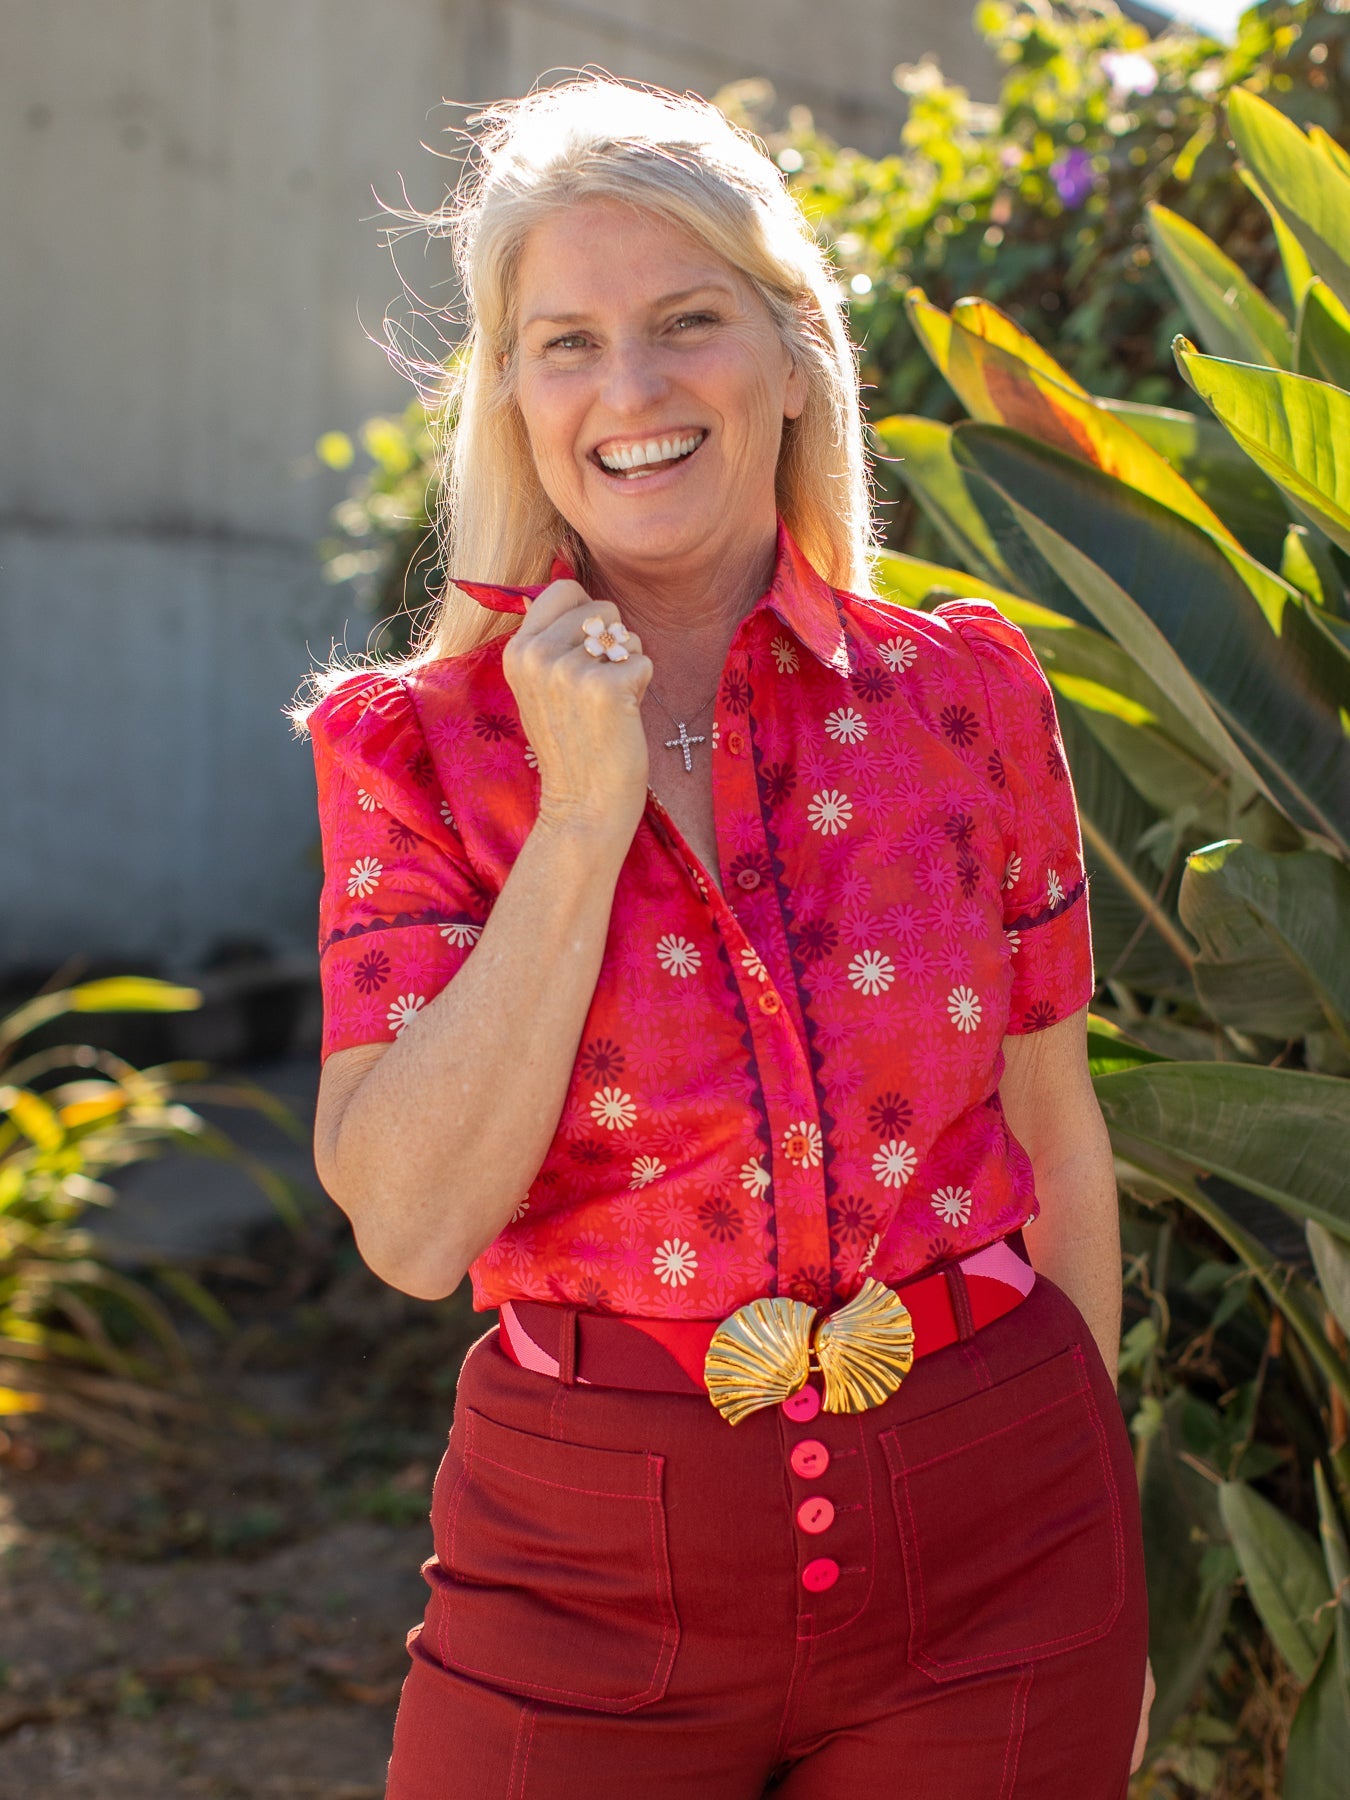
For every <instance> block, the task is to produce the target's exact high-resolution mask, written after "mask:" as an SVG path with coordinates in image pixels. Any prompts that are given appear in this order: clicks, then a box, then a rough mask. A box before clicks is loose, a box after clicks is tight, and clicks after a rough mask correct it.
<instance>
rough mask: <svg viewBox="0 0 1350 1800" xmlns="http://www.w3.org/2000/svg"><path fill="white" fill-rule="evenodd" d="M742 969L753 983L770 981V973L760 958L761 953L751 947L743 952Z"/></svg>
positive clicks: (748, 946)
mask: <svg viewBox="0 0 1350 1800" xmlns="http://www.w3.org/2000/svg"><path fill="white" fill-rule="evenodd" d="M741 967H742V968H743V969H744V970H745V972H746V974H747V975H748V976H749V977H750V979H751V981H767V980H768V979H769V971H768V970H767V969H766V968H765V967H764V959H763V958H762V957H761V956H760V954H759V951H758V950H756V949H754V948H753V947H752V946H751V945H747V946H746V947H745V949H744V950H742V951H741Z"/></svg>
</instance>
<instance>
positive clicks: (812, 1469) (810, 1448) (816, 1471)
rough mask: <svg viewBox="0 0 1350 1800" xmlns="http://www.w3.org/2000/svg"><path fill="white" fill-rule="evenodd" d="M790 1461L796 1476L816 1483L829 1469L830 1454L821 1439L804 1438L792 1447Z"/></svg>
mask: <svg viewBox="0 0 1350 1800" xmlns="http://www.w3.org/2000/svg"><path fill="white" fill-rule="evenodd" d="M812 1391H813V1392H814V1389H813V1390H812ZM788 1461H789V1462H790V1463H791V1465H792V1471H793V1474H794V1475H800V1476H801V1478H802V1480H803V1481H814V1480H815V1479H816V1477H817V1476H818V1475H823V1474H824V1473H825V1471H826V1469H828V1468H829V1466H830V1453H829V1451H828V1450H827V1449H826V1448H825V1446H824V1444H822V1443H821V1442H820V1440H819V1438H803V1439H802V1441H801V1442H800V1443H799V1444H794V1445H793V1446H792V1450H791V1453H790V1455H789V1456H788Z"/></svg>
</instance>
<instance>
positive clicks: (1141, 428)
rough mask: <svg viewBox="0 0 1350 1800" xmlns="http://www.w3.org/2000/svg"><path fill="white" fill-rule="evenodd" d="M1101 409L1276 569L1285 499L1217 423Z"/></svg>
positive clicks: (1161, 409) (1121, 406)
mask: <svg viewBox="0 0 1350 1800" xmlns="http://www.w3.org/2000/svg"><path fill="white" fill-rule="evenodd" d="M1097 404H1098V406H1102V407H1105V409H1106V411H1107V412H1110V413H1114V414H1115V416H1116V417H1117V418H1118V419H1123V420H1124V421H1125V423H1126V424H1127V425H1129V426H1130V427H1131V428H1132V429H1133V430H1135V431H1137V432H1138V433H1139V435H1140V437H1141V438H1143V440H1144V442H1145V443H1146V444H1151V445H1152V446H1153V448H1154V449H1155V450H1156V451H1157V452H1158V454H1159V455H1160V456H1165V457H1166V458H1167V460H1168V462H1170V463H1171V465H1172V467H1173V468H1174V469H1175V470H1176V471H1177V473H1178V474H1179V475H1181V476H1183V477H1184V478H1185V480H1186V481H1188V482H1189V483H1190V485H1191V486H1192V487H1193V488H1194V489H1195V491H1196V493H1197V494H1199V496H1200V498H1201V499H1202V500H1203V501H1204V502H1205V504H1206V505H1207V506H1210V507H1212V508H1213V509H1214V511H1215V512H1216V513H1218V515H1219V517H1220V518H1221V519H1222V520H1223V522H1224V524H1225V525H1226V526H1227V527H1228V529H1229V530H1230V531H1231V532H1232V533H1233V535H1234V537H1236V538H1237V540H1238V542H1239V543H1240V544H1243V545H1245V546H1246V548H1247V549H1248V550H1249V551H1250V552H1251V554H1252V555H1253V556H1255V557H1256V558H1258V560H1259V561H1261V562H1264V563H1268V564H1270V565H1271V566H1272V567H1273V566H1274V565H1275V564H1276V563H1277V562H1278V561H1279V558H1280V546H1281V544H1282V543H1283V541H1284V534H1285V531H1286V530H1287V528H1288V525H1289V508H1288V506H1287V505H1286V503H1285V500H1284V496H1283V495H1282V494H1281V493H1280V490H1279V489H1278V488H1277V487H1276V486H1275V484H1274V482H1273V481H1269V480H1267V478H1266V477H1265V476H1264V475H1263V474H1262V473H1261V471H1260V469H1258V468H1257V466H1256V464H1255V463H1254V462H1253V461H1252V459H1251V457H1250V456H1248V455H1247V453H1246V451H1245V450H1243V449H1242V448H1241V447H1240V446H1239V445H1237V444H1235V443H1234V442H1233V439H1232V438H1231V437H1230V435H1229V434H1228V432H1226V431H1225V430H1224V428H1223V426H1222V425H1220V424H1219V422H1218V420H1217V419H1211V418H1207V417H1205V416H1204V415H1202V414H1201V413H1195V412H1180V411H1178V410H1176V409H1175V408H1173V407H1170V406H1145V405H1143V404H1142V403H1141V402H1139V401H1135V400H1107V399H1101V400H1098V402H1097Z"/></svg>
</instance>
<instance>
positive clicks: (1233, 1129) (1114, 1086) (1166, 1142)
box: [1094, 1062, 1350, 1238]
mask: <svg viewBox="0 0 1350 1800" xmlns="http://www.w3.org/2000/svg"><path fill="white" fill-rule="evenodd" d="M1094 1086H1095V1088H1096V1092H1097V1100H1098V1103H1099V1104H1100V1106H1101V1109H1102V1113H1103V1116H1104V1117H1105V1119H1106V1123H1107V1125H1108V1126H1109V1127H1110V1128H1111V1133H1112V1136H1113V1137H1115V1136H1116V1135H1117V1134H1119V1136H1120V1137H1121V1139H1122V1140H1128V1145H1127V1146H1126V1147H1124V1148H1123V1149H1122V1154H1123V1155H1124V1156H1125V1157H1126V1158H1127V1159H1128V1160H1132V1161H1139V1162H1140V1166H1145V1164H1147V1165H1148V1166H1154V1164H1155V1163H1158V1164H1159V1166H1160V1167H1162V1172H1163V1173H1164V1174H1166V1173H1167V1172H1169V1170H1170V1169H1171V1168H1172V1167H1173V1166H1175V1165H1179V1166H1180V1167H1182V1168H1183V1169H1189V1170H1190V1171H1191V1172H1192V1174H1194V1173H1196V1172H1200V1173H1204V1174H1209V1175H1221V1176H1223V1177H1224V1179H1225V1180H1227V1181H1231V1182H1234V1183H1235V1184H1236V1185H1237V1186H1238V1187H1241V1188H1245V1189H1247V1190H1248V1192H1250V1193H1253V1194H1260V1195H1261V1196H1262V1197H1263V1198H1264V1199H1266V1200H1272V1201H1274V1203H1275V1204H1276V1205H1277V1206H1280V1207H1283V1208H1284V1210H1285V1211H1286V1212H1288V1213H1291V1214H1292V1215H1293V1216H1294V1217H1295V1218H1297V1219H1298V1220H1299V1221H1300V1223H1302V1222H1303V1221H1305V1220H1307V1219H1316V1220H1317V1221H1318V1222H1319V1223H1320V1224H1322V1225H1325V1226H1326V1227H1327V1228H1328V1229H1329V1230H1331V1231H1332V1232H1334V1233H1335V1234H1336V1235H1337V1236H1339V1237H1342V1238H1350V1188H1348V1187H1347V1183H1346V1179H1345V1171H1346V1170H1347V1169H1350V1082H1347V1081H1341V1080H1339V1079H1338V1078H1337V1077H1336V1076H1334V1075H1312V1074H1308V1073H1306V1072H1305V1071H1303V1070H1301V1069H1266V1068H1261V1067H1259V1066H1257V1065H1254V1064H1251V1063H1183V1062H1170V1063H1158V1064H1150V1065H1149V1066H1148V1067H1147V1068H1143V1067H1141V1068H1137V1069H1124V1070H1121V1071H1120V1072H1119V1073H1118V1074H1112V1075H1102V1076H1099V1077H1098V1078H1097V1080H1096V1081H1095V1082H1094ZM1150 1152H1154V1153H1157V1156H1156V1157H1155V1156H1153V1155H1150V1154H1149V1153H1150ZM1163 1165H1165V1166H1163Z"/></svg>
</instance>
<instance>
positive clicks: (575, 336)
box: [544, 331, 586, 350]
mask: <svg viewBox="0 0 1350 1800" xmlns="http://www.w3.org/2000/svg"><path fill="white" fill-rule="evenodd" d="M585 342H586V334H585V332H584V331H569V332H566V333H564V335H563V336H562V337H555V338H550V339H549V341H548V342H547V343H546V344H545V345H544V348H545V350H571V349H574V348H575V347H576V346H577V345H580V344H584V343H585Z"/></svg>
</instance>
